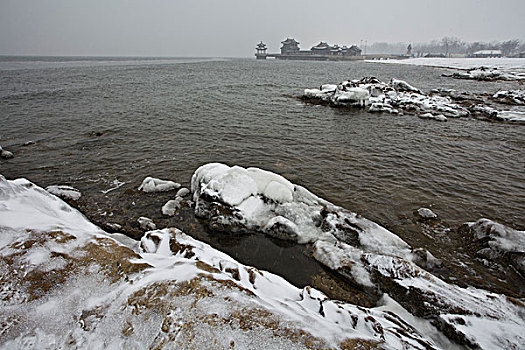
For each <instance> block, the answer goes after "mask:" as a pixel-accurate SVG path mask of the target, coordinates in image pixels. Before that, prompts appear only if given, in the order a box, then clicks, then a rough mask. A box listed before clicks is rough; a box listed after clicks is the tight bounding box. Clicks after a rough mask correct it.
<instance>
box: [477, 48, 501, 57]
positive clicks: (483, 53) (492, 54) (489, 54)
mask: <svg viewBox="0 0 525 350" xmlns="http://www.w3.org/2000/svg"><path fill="white" fill-rule="evenodd" d="M470 57H479V58H481V57H501V50H480V51H476V52H474V53H473V54H472V55H471V56H470Z"/></svg>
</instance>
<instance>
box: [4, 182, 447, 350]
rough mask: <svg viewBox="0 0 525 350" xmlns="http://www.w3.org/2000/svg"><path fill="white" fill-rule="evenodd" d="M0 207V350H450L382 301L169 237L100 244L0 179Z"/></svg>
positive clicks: (85, 226) (66, 213) (60, 209)
mask: <svg viewBox="0 0 525 350" xmlns="http://www.w3.org/2000/svg"><path fill="white" fill-rule="evenodd" d="M269 191H270V193H272V192H271V190H269ZM276 192H279V191H276ZM277 194H278V193H274V195H276V197H275V198H283V197H281V196H279V195H277ZM228 198H229V199H230V200H235V198H233V197H228ZM236 198H239V197H236ZM0 205H2V207H3V210H1V211H0V290H1V294H0V295H1V299H0V324H1V325H2V327H1V328H0V332H1V333H0V335H1V336H0V347H2V348H17V349H24V348H28V349H29V348H31V349H33V348H38V349H47V348H63V349H64V348H65V349H77V348H138V349H142V348H156V349H172V348H194V349H210V348H214V349H225V348H265V349H281V348H286V349H333V348H341V349H353V348H389V349H434V348H439V347H443V348H447V347H449V346H450V345H451V344H450V343H448V342H447V341H446V340H444V339H441V338H439V336H436V334H435V331H433V327H432V326H431V325H430V324H428V323H425V322H423V321H419V322H416V323H414V324H411V322H410V316H409V315H408V313H407V311H406V310H404V309H403V308H402V307H401V306H400V305H399V304H397V303H396V302H395V301H393V300H392V299H390V298H388V297H387V296H385V298H384V299H383V302H382V305H381V307H378V308H363V307H357V306H354V305H351V304H347V303H342V302H338V301H332V300H330V299H328V298H327V297H326V296H325V295H324V294H322V293H321V292H319V291H317V290H315V289H313V288H310V287H306V288H303V289H299V288H296V287H294V286H292V285H291V284H289V283H288V282H286V281H285V280H284V279H282V278H281V277H279V276H276V275H273V274H271V273H268V272H265V271H259V270H257V269H255V268H253V267H249V266H245V265H242V264H240V263H238V262H237V261H235V260H234V259H232V258H231V257H229V256H228V255H226V254H223V253H221V252H219V251H217V250H215V249H213V248H212V247H210V246H209V245H207V244H204V243H202V242H199V241H197V240H195V239H192V238H191V237H189V236H187V235H185V234H184V233H182V232H181V231H179V230H177V229H164V230H154V231H149V232H147V233H146V234H145V235H144V237H143V238H142V239H141V241H140V242H137V241H135V240H133V239H131V238H128V237H126V236H123V235H121V234H118V233H117V234H107V233H106V232H104V231H102V230H101V229H100V228H98V227H97V226H95V225H93V224H91V223H90V222H88V221H87V220H86V219H85V217H84V216H83V215H82V214H81V213H80V212H78V211H77V210H75V209H73V208H71V207H70V206H69V205H67V204H66V203H64V202H63V201H62V200H60V199H59V198H57V197H55V196H53V195H51V194H49V193H47V192H46V191H44V190H43V189H41V188H39V187H38V186H35V185H34V184H32V183H30V182H29V181H27V180H24V179H19V180H14V181H7V180H6V179H5V178H3V177H1V176H0ZM27 218H31V219H30V220H27ZM405 317H408V318H409V319H408V320H405V319H404V318H405ZM433 338H435V340H434V339H433Z"/></svg>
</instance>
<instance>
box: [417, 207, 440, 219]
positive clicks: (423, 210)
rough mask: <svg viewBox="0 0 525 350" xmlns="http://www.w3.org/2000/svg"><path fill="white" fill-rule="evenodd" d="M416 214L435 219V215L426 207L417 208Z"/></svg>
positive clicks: (422, 217) (423, 217)
mask: <svg viewBox="0 0 525 350" xmlns="http://www.w3.org/2000/svg"><path fill="white" fill-rule="evenodd" d="M417 215H419V217H420V218H421V219H436V218H437V215H436V214H435V213H434V212H433V211H432V210H430V209H428V208H419V209H418V210H417Z"/></svg>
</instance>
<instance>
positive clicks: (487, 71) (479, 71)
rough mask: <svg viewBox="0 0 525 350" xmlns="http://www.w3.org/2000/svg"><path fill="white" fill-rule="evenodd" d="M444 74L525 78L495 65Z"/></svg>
mask: <svg viewBox="0 0 525 350" xmlns="http://www.w3.org/2000/svg"><path fill="white" fill-rule="evenodd" d="M443 76H446V77H452V78H455V79H469V80H481V81H494V80H525V77H524V76H522V75H518V74H514V73H511V72H504V71H502V70H498V69H497V68H494V67H476V68H471V69H468V70H467V71H466V72H455V73H452V74H443Z"/></svg>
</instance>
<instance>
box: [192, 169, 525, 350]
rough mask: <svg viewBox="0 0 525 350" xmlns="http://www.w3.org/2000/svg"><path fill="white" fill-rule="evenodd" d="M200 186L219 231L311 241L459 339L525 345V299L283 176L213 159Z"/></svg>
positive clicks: (336, 266) (204, 210)
mask: <svg viewBox="0 0 525 350" xmlns="http://www.w3.org/2000/svg"><path fill="white" fill-rule="evenodd" d="M192 191H193V193H194V198H193V199H194V201H195V213H196V215H197V216H200V217H202V218H205V219H206V221H207V222H208V223H209V225H210V227H211V228H212V229H215V230H222V231H230V230H234V231H258V232H262V233H264V234H267V235H269V236H272V237H277V238H280V239H287V240H292V241H295V242H298V243H311V244H312V249H313V257H314V258H315V259H316V260H318V261H319V262H321V263H322V264H324V265H325V266H327V267H328V268H330V269H332V270H333V271H335V272H337V273H338V274H339V275H340V276H341V277H342V278H343V279H345V280H346V281H347V282H348V283H351V284H353V285H355V286H359V287H361V288H362V290H364V291H366V292H367V293H369V294H371V295H375V296H376V299H377V300H378V302H379V300H380V298H381V296H383V295H384V294H387V295H388V296H389V297H391V298H393V299H394V300H396V302H398V303H400V304H401V305H402V306H403V307H404V308H405V309H407V310H408V311H409V312H410V313H412V314H413V315H414V316H417V317H421V318H424V319H426V320H428V321H429V322H432V324H433V325H434V326H435V327H437V328H438V329H439V330H441V331H442V332H443V334H444V335H446V336H447V337H448V338H449V339H450V340H452V341H454V342H456V343H458V344H461V345H466V346H469V347H474V348H486V349H492V348H507V347H511V348H512V347H514V348H520V347H521V346H523V345H525V337H524V336H523V335H522V334H521V333H522V332H521V330H520V329H523V327H524V326H525V321H524V317H523V314H524V311H525V309H524V306H523V304H522V303H521V302H520V301H519V300H516V299H512V298H508V297H506V296H504V295H500V294H494V293H490V292H487V291H484V290H481V289H475V288H461V287H458V286H455V285H451V284H448V283H446V282H444V281H442V280H440V279H439V278H437V277H436V276H434V275H432V274H431V273H430V272H429V271H431V270H432V269H433V268H436V267H439V266H440V264H441V262H440V261H439V260H438V259H436V258H435V257H433V256H432V254H430V253H429V252H428V251H426V250H424V249H421V248H419V249H414V248H412V247H411V246H410V245H408V244H407V243H406V242H405V241H403V240H402V239H401V238H399V237H398V236H396V235H395V234H393V233H392V232H390V231H388V230H386V229H385V228H383V227H381V226H379V225H377V224H376V223H374V222H372V221H370V220H367V219H365V218H363V217H361V216H359V215H357V214H355V213H352V212H350V211H348V210H345V209H343V208H340V207H337V206H335V205H333V204H331V203H329V202H327V201H325V200H323V199H321V198H319V197H317V196H315V195H314V194H312V193H311V192H309V191H308V190H307V189H305V188H304V187H301V186H298V185H294V184H292V183H290V182H289V181H288V180H286V179H285V178H283V177H281V176H279V175H277V174H273V173H270V172H267V171H264V170H261V169H257V168H248V169H245V168H242V167H238V166H234V167H229V166H227V165H224V164H219V163H211V164H206V165H204V166H202V167H200V168H199V169H197V171H196V172H195V173H194V175H193V177H192ZM485 326H486V327H489V329H490V331H488V330H486V329H485Z"/></svg>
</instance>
